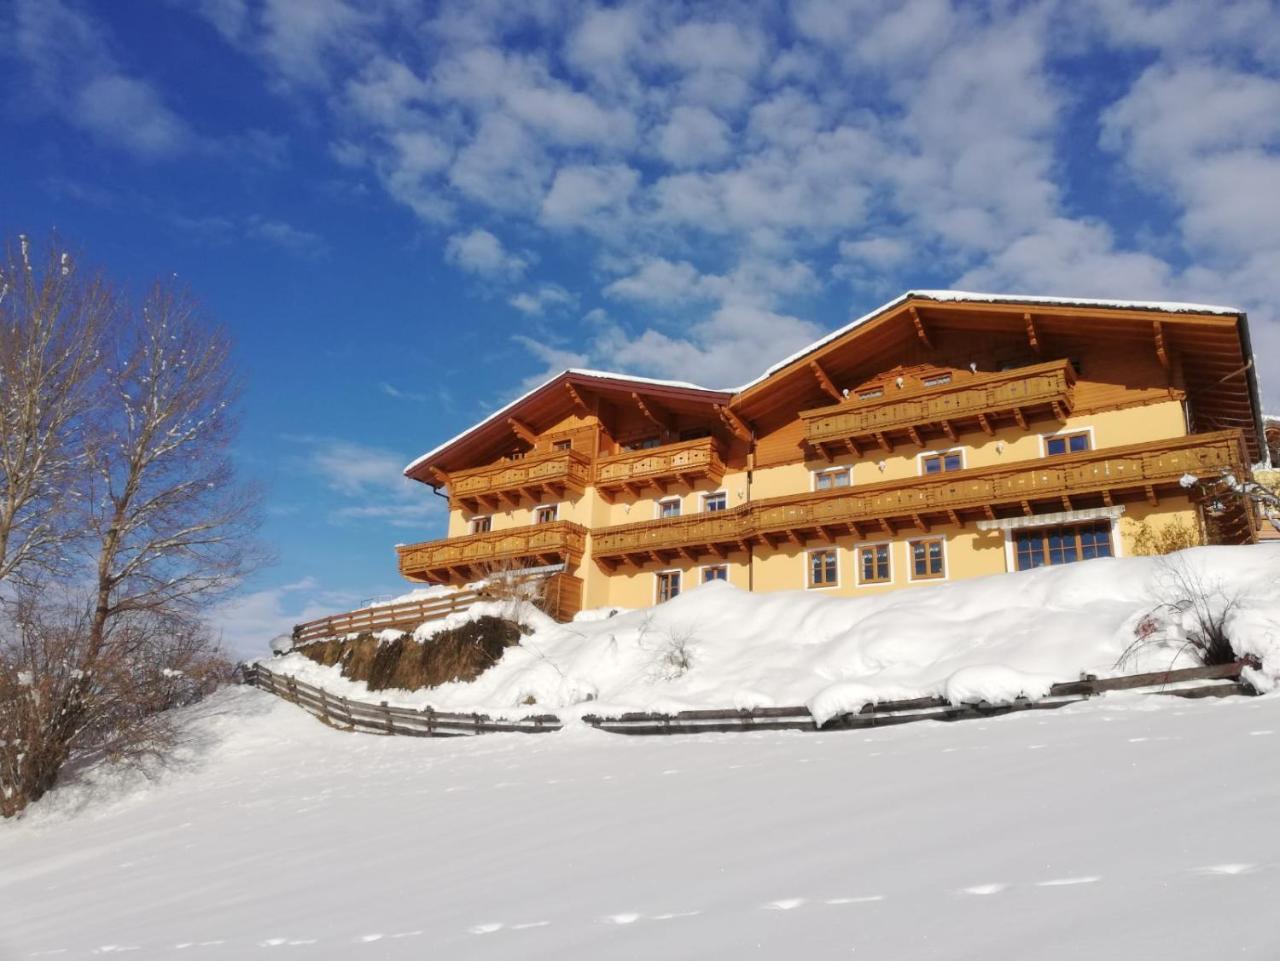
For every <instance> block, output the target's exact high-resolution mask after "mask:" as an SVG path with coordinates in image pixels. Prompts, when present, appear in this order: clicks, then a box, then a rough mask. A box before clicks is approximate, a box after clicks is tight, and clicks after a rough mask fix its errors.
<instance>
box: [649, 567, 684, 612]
mask: <svg viewBox="0 0 1280 961" xmlns="http://www.w3.org/2000/svg"><path fill="white" fill-rule="evenodd" d="M654 576H655V577H657V579H658V591H657V594H658V603H659V604H661V603H662V602H663V601H669V600H671V598H673V597H676V596H677V595H678V594H679V593H680V572H679V571H658V573H657V574H656V575H654Z"/></svg>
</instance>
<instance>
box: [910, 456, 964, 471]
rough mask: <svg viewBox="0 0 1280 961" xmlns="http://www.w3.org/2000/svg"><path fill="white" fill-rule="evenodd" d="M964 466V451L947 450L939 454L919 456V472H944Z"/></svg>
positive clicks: (960, 468)
mask: <svg viewBox="0 0 1280 961" xmlns="http://www.w3.org/2000/svg"><path fill="white" fill-rule="evenodd" d="M963 468H964V451H959V450H949V451H944V452H943V453H941V454H929V455H927V456H924V457H921V458H920V473H922V474H945V473H947V472H948V471H953V470H962V469H963Z"/></svg>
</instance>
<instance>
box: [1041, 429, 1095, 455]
mask: <svg viewBox="0 0 1280 961" xmlns="http://www.w3.org/2000/svg"><path fill="white" fill-rule="evenodd" d="M1071 434H1088V435H1089V450H1091V451H1094V450H1097V449H1098V437H1097V435H1096V434H1095V433H1094V431H1093V427H1092V426H1084V427H1064V428H1062V430H1055V431H1051V432H1050V433H1048V434H1041V435H1040V456H1041V457H1050V456H1053V457H1070V456H1071V452H1070V451H1067V453H1065V454H1052V455H1050V453H1049V441H1050V440H1051V439H1052V438H1054V437H1068V436H1070V435H1071Z"/></svg>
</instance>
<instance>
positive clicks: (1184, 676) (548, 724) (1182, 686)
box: [245, 660, 1256, 737]
mask: <svg viewBox="0 0 1280 961" xmlns="http://www.w3.org/2000/svg"><path fill="white" fill-rule="evenodd" d="M1246 666H1256V665H1254V664H1253V662H1251V661H1249V660H1243V661H1236V662H1234V663H1231V664H1218V665H1212V666H1209V667H1192V668H1185V669H1180V670H1176V671H1157V672H1154V673H1149V674H1131V675H1128V676H1126V677H1104V678H1098V677H1091V676H1090V677H1084V678H1081V679H1080V680H1078V681H1066V682H1063V683H1061V684H1054V685H1053V686H1052V687H1051V688H1050V689H1049V693H1048V695H1047V696H1045V697H1043V698H1038V699H1034V700H1033V699H1029V698H1018V699H1017V700H1015V701H1011V702H1008V703H999V704H989V703H986V702H979V703H975V704H953V703H951V702H950V701H947V700H945V699H944V698H940V697H917V698H909V699H905V700H897V701H879V702H876V703H871V704H867V705H865V706H863V707H862V708H861V710H858V711H855V712H850V713H847V714H840V715H837V716H836V717H833V718H831V719H830V720H828V721H826V722H825V723H823V724H818V722H817V720H816V719H815V718H814V716H813V714H812V713H810V711H809V709H808V708H807V707H803V706H800V707H758V708H753V709H751V710H738V711H735V710H692V711H679V712H677V713H675V714H652V713H645V712H630V713H625V714H620V715H618V716H617V717H602V716H597V715H586V716H585V717H583V721H584V722H586V723H587V724H590V725H591V726H592V727H594V728H597V729H599V730H601V731H608V732H610V733H613V734H633V735H656V734H709V733H717V732H719V733H727V732H735V731H832V730H848V729H857V728H868V727H883V726H885V725H890V724H906V723H910V722H912V721H958V720H964V719H968V718H980V717H994V716H997V715H1000V714H1009V713H1013V712H1015V711H1044V710H1053V709H1056V708H1059V707H1065V706H1066V705H1067V704H1074V703H1078V702H1080V701H1084V700H1087V699H1088V698H1091V697H1094V696H1096V695H1098V694H1105V693H1107V692H1108V691H1143V690H1147V691H1148V692H1149V693H1155V694H1169V695H1174V696H1177V697H1194V698H1199V697H1225V696H1229V695H1234V694H1252V693H1253V690H1252V688H1250V687H1249V685H1248V684H1247V683H1246V682H1245V681H1243V680H1242V679H1241V671H1242V670H1243V668H1244V667H1246ZM1207 682H1219V683H1207ZM245 683H246V684H251V685H253V686H255V687H258V688H261V689H262V690H264V691H268V692H269V693H271V694H275V695H277V696H278V697H282V698H284V699H286V700H289V701H292V702H293V703H294V704H297V705H298V706H299V707H301V708H303V709H304V710H306V711H308V712H310V713H311V714H314V715H316V716H317V717H319V718H321V719H322V720H323V721H325V722H326V723H329V724H334V725H337V726H340V727H346V728H349V729H350V730H353V731H367V732H371V733H377V734H400V735H406V736H409V737H467V736H473V735H477V734H496V733H514V732H522V733H530V734H537V733H542V732H546V731H558V730H560V728H562V727H563V726H564V722H563V721H561V720H560V718H558V717H557V716H555V715H554V714H538V715H533V716H529V717H521V718H511V719H503V718H493V717H490V716H489V715H487V714H457V713H449V712H444V711H436V710H433V709H432V708H429V707H427V708H421V709H415V708H407V707H393V706H391V705H389V704H388V703H387V702H386V701H382V702H380V703H378V704H370V703H368V702H364V701H354V700H351V699H349V698H346V697H338V696H335V695H333V694H329V693H327V692H326V691H325V690H324V689H323V688H320V687H315V686H313V685H311V684H306V683H304V682H302V681H299V680H298V679H297V678H294V677H290V676H289V675H286V674H277V673H276V672H274V671H272V670H270V669H268V668H266V667H263V666H262V665H260V664H258V665H250V666H249V667H248V668H247V669H246V671H245Z"/></svg>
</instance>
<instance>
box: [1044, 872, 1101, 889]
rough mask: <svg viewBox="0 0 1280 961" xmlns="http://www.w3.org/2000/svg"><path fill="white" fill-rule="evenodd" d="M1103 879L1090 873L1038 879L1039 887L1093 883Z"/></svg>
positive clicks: (1063, 886) (1060, 886)
mask: <svg viewBox="0 0 1280 961" xmlns="http://www.w3.org/2000/svg"><path fill="white" fill-rule="evenodd" d="M1100 880H1102V879H1101V878H1100V877H1098V875H1096V874H1093V875H1088V876H1083V877H1078V878H1050V879H1049V880H1048V881H1037V882H1036V887H1038V888H1065V887H1068V886H1070V885H1072V884H1093V882H1094V881H1100Z"/></svg>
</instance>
